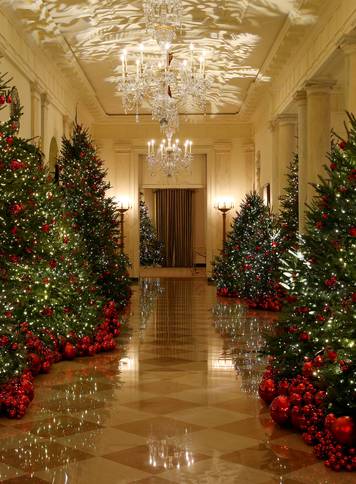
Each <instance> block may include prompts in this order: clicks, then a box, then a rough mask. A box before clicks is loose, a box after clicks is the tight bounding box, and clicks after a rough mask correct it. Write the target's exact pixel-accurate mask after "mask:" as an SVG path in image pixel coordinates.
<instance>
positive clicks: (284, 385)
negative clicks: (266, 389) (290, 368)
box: [278, 380, 289, 395]
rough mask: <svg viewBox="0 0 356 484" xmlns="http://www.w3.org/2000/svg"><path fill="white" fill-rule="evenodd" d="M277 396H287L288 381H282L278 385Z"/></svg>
mask: <svg viewBox="0 0 356 484" xmlns="http://www.w3.org/2000/svg"><path fill="white" fill-rule="evenodd" d="M278 392H279V395H288V393H289V382H288V380H282V381H281V382H279V385H278Z"/></svg>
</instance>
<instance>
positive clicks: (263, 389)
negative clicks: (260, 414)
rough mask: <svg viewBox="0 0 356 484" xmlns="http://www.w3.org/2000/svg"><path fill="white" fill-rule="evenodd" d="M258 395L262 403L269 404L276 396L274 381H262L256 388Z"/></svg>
mask: <svg viewBox="0 0 356 484" xmlns="http://www.w3.org/2000/svg"><path fill="white" fill-rule="evenodd" d="M258 394H259V396H260V397H261V398H262V400H263V401H264V402H266V403H267V404H270V403H271V402H272V400H273V399H274V398H275V397H276V396H277V395H278V391H277V386H276V383H275V381H274V380H272V378H267V379H264V380H262V381H261V383H260V386H259V387H258Z"/></svg>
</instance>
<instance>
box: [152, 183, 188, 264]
mask: <svg viewBox="0 0 356 484" xmlns="http://www.w3.org/2000/svg"><path fill="white" fill-rule="evenodd" d="M155 197H156V204H155V205H156V222H157V234H158V237H159V239H160V240H161V241H162V242H163V245H164V247H165V253H166V267H192V265H193V190H189V189H184V188H183V189H179V188H173V189H158V190H157V191H156V193H155Z"/></svg>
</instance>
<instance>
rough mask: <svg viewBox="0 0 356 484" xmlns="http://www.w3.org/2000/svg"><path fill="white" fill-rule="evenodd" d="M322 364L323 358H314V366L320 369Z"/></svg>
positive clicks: (319, 356)
mask: <svg viewBox="0 0 356 484" xmlns="http://www.w3.org/2000/svg"><path fill="white" fill-rule="evenodd" d="M323 364H324V358H323V357H322V356H321V355H318V356H316V357H315V358H314V365H315V366H317V367H318V368H320V367H321V366H322V365H323Z"/></svg>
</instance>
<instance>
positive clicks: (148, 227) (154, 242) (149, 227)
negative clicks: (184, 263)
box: [140, 199, 165, 266]
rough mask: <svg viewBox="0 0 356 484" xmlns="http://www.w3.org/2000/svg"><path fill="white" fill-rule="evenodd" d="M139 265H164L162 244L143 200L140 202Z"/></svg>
mask: <svg viewBox="0 0 356 484" xmlns="http://www.w3.org/2000/svg"><path fill="white" fill-rule="evenodd" d="M140 264H141V265H142V266H163V265H164V264H165V256H164V246H163V242H161V241H160V240H159V238H158V237H157V232H156V229H155V227H154V225H153V223H152V221H151V219H150V216H149V213H148V208H147V205H146V203H145V201H144V200H142V199H141V200H140Z"/></svg>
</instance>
